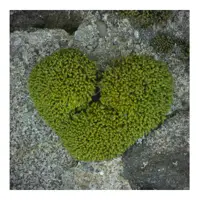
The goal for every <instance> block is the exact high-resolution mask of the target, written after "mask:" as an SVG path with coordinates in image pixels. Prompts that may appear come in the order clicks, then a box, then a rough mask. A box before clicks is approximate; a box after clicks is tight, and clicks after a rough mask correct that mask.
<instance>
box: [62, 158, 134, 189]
mask: <svg viewBox="0 0 200 200" xmlns="http://www.w3.org/2000/svg"><path fill="white" fill-rule="evenodd" d="M122 172H123V165H122V161H121V158H116V159H113V160H111V161H103V162H88V163H87V162H79V164H78V165H77V166H76V167H74V168H71V169H70V173H69V171H66V173H65V174H64V175H63V181H64V189H70V188H73V189H78V190H130V189H131V187H130V185H129V183H128V181H127V180H125V179H124V178H123V177H122Z"/></svg>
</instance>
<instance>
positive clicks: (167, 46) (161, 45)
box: [150, 33, 175, 53]
mask: <svg viewBox="0 0 200 200" xmlns="http://www.w3.org/2000/svg"><path fill="white" fill-rule="evenodd" d="M150 45H151V46H152V47H153V48H154V50H155V51H156V52H157V53H170V52H172V50H173V47H174V45H175V41H174V38H173V37H172V36H170V35H169V34H166V33H158V34H157V35H156V36H155V37H153V38H152V39H151V41H150Z"/></svg>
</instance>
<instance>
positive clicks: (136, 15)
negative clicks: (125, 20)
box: [118, 10, 172, 27]
mask: <svg viewBox="0 0 200 200" xmlns="http://www.w3.org/2000/svg"><path fill="white" fill-rule="evenodd" d="M118 12H119V14H120V15H121V16H123V17H129V18H130V19H135V20H136V21H137V22H138V24H140V25H141V26H142V27H148V26H150V25H153V24H162V23H164V22H166V21H167V20H168V19H169V18H170V17H171V16H172V11H171V10H120V11H118Z"/></svg>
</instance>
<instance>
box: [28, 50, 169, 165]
mask: <svg viewBox="0 0 200 200" xmlns="http://www.w3.org/2000/svg"><path fill="white" fill-rule="evenodd" d="M95 69H96V68H95V65H94V63H93V62H91V61H89V60H88V59H87V58H86V57H85V56H84V55H83V54H81V53H80V52H79V51H78V50H74V49H65V50H61V51H58V52H56V53H54V54H53V55H51V56H49V57H47V58H45V59H44V60H42V61H41V62H40V63H39V64H38V65H36V67H35V68H34V69H33V71H32V72H31V74H30V78H29V90H30V95H31V97H32V99H33V101H34V103H35V106H36V108H37V109H38V111H39V113H40V115H41V116H42V117H43V118H44V119H45V121H46V122H47V123H48V124H49V125H50V126H51V127H52V128H53V129H54V130H55V131H56V133H57V134H58V135H59V136H60V138H61V139H62V142H63V145H64V146H65V147H66V148H67V150H68V151H69V152H70V154H71V155H72V156H73V157H74V158H76V159H78V160H84V161H101V160H107V159H112V158H114V157H116V156H118V155H121V154H122V153H123V152H125V151H126V149H127V148H128V147H129V146H130V145H132V144H134V143H135V142H136V140H137V139H138V138H140V137H142V136H143V135H144V134H145V133H148V132H149V131H150V130H151V129H153V128H155V127H157V126H158V125H159V124H160V123H162V122H163V120H164V119H165V114H166V113H167V112H168V111H169V109H170V104H171V102H172V76H171V75H170V73H169V72H168V68H167V66H166V65H165V64H164V63H161V62H158V61H155V60H154V59H152V58H150V57H146V56H134V55H131V56H128V57H126V58H121V59H118V60H116V61H115V62H114V63H113V65H111V66H110V67H109V69H108V70H107V71H105V72H104V73H103V74H102V76H101V80H98V79H97V78H96V70H95ZM97 86H98V87H99V88H100V93H101V95H100V99H99V100H98V101H97V102H94V101H91V99H92V96H93V95H94V91H95V88H96V87H97Z"/></svg>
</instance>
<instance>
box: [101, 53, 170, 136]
mask: <svg viewBox="0 0 200 200" xmlns="http://www.w3.org/2000/svg"><path fill="white" fill-rule="evenodd" d="M172 83H173V81H172V76H171V74H170V73H169V71H168V67H167V65H166V64H164V63H162V62H159V61H155V60H154V59H152V58H151V57H146V56H128V57H125V58H121V59H119V60H116V61H115V62H114V63H113V66H111V67H110V69H109V70H108V71H106V72H105V73H104V78H103V80H102V81H101V83H100V87H101V102H102V103H103V104H104V105H107V106H109V107H111V108H113V109H115V110H116V111H117V112H118V113H120V114H121V115H122V116H127V120H128V121H129V122H130V126H129V128H131V129H132V130H131V131H133V132H135V130H137V131H138V132H140V131H142V132H143V133H144V132H148V131H150V130H151V129H153V128H155V127H156V126H157V125H159V124H160V123H162V122H163V120H164V119H165V114H166V113H167V112H168V111H169V109H170V105H171V103H172V94H173V90H172V88H173V87H172V86H173V84H172ZM137 131H136V132H137Z"/></svg>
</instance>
